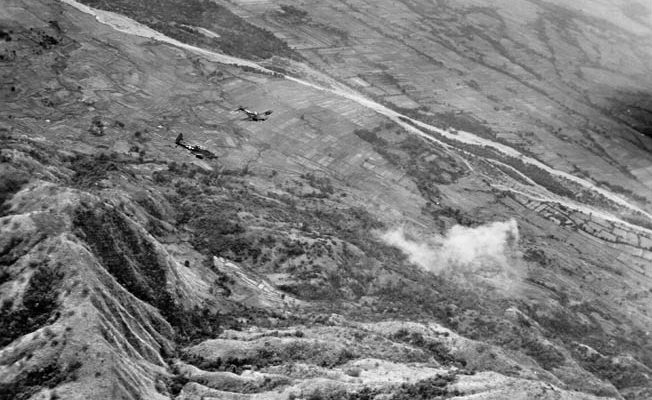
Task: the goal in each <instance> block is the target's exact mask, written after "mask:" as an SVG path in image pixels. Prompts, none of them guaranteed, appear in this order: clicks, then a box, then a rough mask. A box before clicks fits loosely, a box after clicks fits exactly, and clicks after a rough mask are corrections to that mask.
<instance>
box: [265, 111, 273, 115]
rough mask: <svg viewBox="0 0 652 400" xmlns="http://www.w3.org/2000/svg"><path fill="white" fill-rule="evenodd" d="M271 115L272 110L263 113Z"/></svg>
mask: <svg viewBox="0 0 652 400" xmlns="http://www.w3.org/2000/svg"><path fill="white" fill-rule="evenodd" d="M271 113H272V110H267V111H265V112H264V114H265V115H269V114H271Z"/></svg>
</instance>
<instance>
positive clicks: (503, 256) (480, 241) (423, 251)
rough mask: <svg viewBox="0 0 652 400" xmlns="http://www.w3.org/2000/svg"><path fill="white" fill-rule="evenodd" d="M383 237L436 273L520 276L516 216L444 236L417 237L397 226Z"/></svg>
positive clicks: (456, 227)
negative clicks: (514, 218)
mask: <svg viewBox="0 0 652 400" xmlns="http://www.w3.org/2000/svg"><path fill="white" fill-rule="evenodd" d="M381 237H382V239H383V241H385V243H387V244H389V245H392V246H395V247H397V248H399V249H401V250H402V251H403V252H404V253H405V254H406V255H407V256H408V257H409V259H410V261H411V262H412V263H414V264H416V265H418V266H420V267H421V268H423V269H425V270H427V271H431V272H433V273H438V274H439V273H447V272H453V273H454V272H461V273H465V272H473V273H478V274H480V276H483V277H485V278H489V279H492V280H493V279H496V278H498V279H499V280H502V279H504V278H508V277H514V275H520V271H519V270H520V268H519V267H520V266H522V265H521V264H522V262H521V260H520V257H519V256H518V254H519V253H518V249H517V247H518V246H517V245H518V240H519V232H518V224H517V223H516V221H515V220H513V219H511V220H509V221H504V222H493V223H490V224H486V225H481V226H477V227H465V226H460V225H456V226H454V227H452V228H451V229H450V230H449V231H448V232H447V233H446V234H445V235H443V236H441V235H435V236H430V237H422V236H421V237H418V236H417V235H415V234H412V233H410V232H407V231H406V229H405V228H397V229H393V230H390V231H388V232H385V233H384V234H382V236H381ZM501 278H502V279H501Z"/></svg>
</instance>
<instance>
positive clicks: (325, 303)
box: [0, 0, 652, 400]
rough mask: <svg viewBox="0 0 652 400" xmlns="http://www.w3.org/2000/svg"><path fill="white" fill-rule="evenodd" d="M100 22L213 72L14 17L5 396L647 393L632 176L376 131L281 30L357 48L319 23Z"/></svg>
mask: <svg viewBox="0 0 652 400" xmlns="http://www.w3.org/2000/svg"><path fill="white" fill-rule="evenodd" d="M85 3H86V4H89V5H92V6H97V7H104V8H110V9H111V10H113V11H117V12H120V13H123V14H125V15H129V16H132V17H134V18H135V19H137V20H138V21H140V22H143V23H145V24H147V25H148V26H149V27H150V28H154V29H159V30H160V31H162V32H163V33H165V34H169V35H172V36H173V38H174V39H175V40H179V41H181V42H185V43H187V44H190V45H198V46H203V48H204V49H205V50H203V51H202V50H199V49H193V48H192V47H189V46H186V47H181V44H183V43H180V42H174V41H173V40H172V39H169V38H164V37H163V36H155V35H154V34H152V32H151V31H149V30H148V29H147V28H146V27H145V26H143V25H139V24H138V23H137V22H136V21H134V20H131V19H128V18H123V17H119V16H116V15H112V14H102V13H101V11H96V12H97V13H99V14H98V15H99V16H98V17H97V18H96V17H94V16H92V15H90V14H88V13H85V12H83V11H82V10H86V11H88V12H94V11H93V10H92V9H85V8H84V7H82V6H81V5H78V4H73V2H72V1H66V2H59V1H54V0H51V1H50V0H48V1H33V0H9V2H8V3H5V4H3V5H2V6H0V35H1V36H0V38H2V40H4V41H3V42H2V43H0V56H1V58H0V74H1V75H2V84H1V85H2V86H1V87H0V91H2V97H0V103H1V106H0V135H1V137H0V140H1V141H2V146H1V153H0V154H1V159H0V161H1V163H0V188H1V189H2V190H1V191H0V201H1V202H2V203H1V209H0V213H1V214H0V231H1V234H0V340H1V341H2V342H1V343H0V346H2V350H0V399H52V398H65V399H68V398H70V399H88V398H107V399H113V398H115V399H150V398H152V399H158V398H160V399H168V398H172V399H188V400H190V399H193V400H194V399H202V398H225V399H299V398H308V399H372V398H378V399H379V398H385V399H395V400H398V399H430V398H460V399H465V398H468V399H471V398H472V399H502V398H523V399H526V398H528V399H529V398H535V397H536V398H541V399H560V398H561V399H595V398H616V399H622V398H626V399H646V398H649V397H650V396H652V378H651V377H652V370H651V369H652V342H651V341H650V336H649V332H650V330H651V328H652V319H651V318H652V316H651V315H650V314H649V309H650V305H651V301H650V299H651V297H652V279H651V277H650V264H651V263H652V231H650V230H649V229H648V228H649V227H650V225H651V224H652V221H650V219H649V218H648V216H647V214H646V213H647V212H648V211H649V210H650V208H649V203H647V201H646V200H645V197H646V196H648V195H649V190H647V189H645V188H644V189H640V190H639V189H633V187H634V186H635V185H634V183H633V182H636V179H639V178H638V177H637V175H636V176H634V177H631V176H630V177H629V178H628V179H630V180H629V181H623V182H627V183H623V185H627V186H623V188H625V189H624V191H622V190H621V191H620V192H621V193H614V192H613V190H612V189H613V188H611V189H610V186H609V185H603V187H601V188H600V187H594V186H593V185H592V183H591V180H590V179H589V178H587V177H579V178H577V177H575V176H573V175H564V174H565V173H567V172H569V170H568V169H567V168H565V166H563V165H562V166H559V165H557V164H555V163H551V166H548V165H544V164H536V163H535V162H534V161H533V160H532V159H527V158H524V157H520V156H519V155H518V153H514V152H510V151H511V150H510V148H505V147H501V146H504V145H505V143H509V144H513V143H511V142H509V140H507V141H504V140H498V139H497V138H496V137H493V136H491V135H489V134H487V133H486V132H484V133H483V128H482V126H483V125H482V124H480V125H477V124H478V122H477V121H475V120H473V119H468V120H467V119H464V118H466V117H464V118H462V117H459V118H458V117H456V121H461V120H462V119H464V120H465V121H467V122H468V121H471V122H469V124H470V125H464V126H461V125H460V126H457V128H458V129H459V131H458V130H457V129H453V130H451V129H449V130H445V131H444V130H438V129H437V128H438V127H444V126H445V122H444V121H445V119H444V116H443V115H444V114H436V113H435V114H432V113H431V114H432V115H430V117H429V118H425V117H424V115H425V114H424V115H421V114H418V112H417V114H415V113H412V112H408V111H406V109H405V107H403V106H401V105H398V106H397V105H394V106H391V105H390V108H383V107H384V105H387V104H389V103H388V102H386V101H385V100H384V99H382V98H376V97H374V96H373V93H371V90H372V87H371V86H365V87H353V88H352V87H351V86H355V84H354V82H352V81H351V80H350V79H348V78H346V79H345V77H343V76H340V75H338V74H337V73H334V72H333V71H331V70H329V69H328V68H327V66H328V65H331V64H329V63H324V64H323V65H319V64H318V63H317V62H316V61H315V60H316V59H315V58H313V57H312V55H311V54H310V53H309V50H302V49H300V48H298V49H295V50H291V49H290V47H288V46H287V45H286V44H285V43H284V42H282V41H281V40H280V39H279V37H286V38H287V35H285V36H284V35H281V34H279V31H277V30H275V29H272V27H271V25H266V24H271V22H270V21H278V20H285V21H286V22H287V21H288V20H289V25H288V26H293V27H295V28H296V29H295V30H294V31H293V32H299V33H301V32H303V34H306V35H307V34H308V33H307V32H308V30H307V29H308V28H306V27H309V28H310V29H317V30H318V31H319V32H321V36H320V37H321V38H327V39H328V40H329V41H332V42H333V45H335V44H337V45H338V46H342V48H344V47H345V46H346V44H347V43H352V41H353V40H354V35H353V33H348V34H344V33H343V31H342V29H335V28H332V27H329V26H328V24H327V23H326V21H324V20H318V18H317V16H316V14H314V13H313V11H314V7H306V9H307V10H310V12H308V11H302V9H300V8H297V7H291V6H287V5H286V6H283V7H278V8H277V7H275V6H273V7H272V6H268V5H265V4H266V3H264V2H262V3H256V4H259V7H260V8H259V9H257V11H256V12H258V13H259V14H256V15H258V16H255V17H252V16H251V15H249V17H250V18H247V19H246V20H244V19H242V18H241V17H243V16H247V15H245V14H246V13H247V12H251V11H250V10H249V11H248V10H247V9H246V8H243V7H241V6H238V5H233V4H227V3H224V4H221V5H217V3H216V4H214V5H206V4H205V3H202V2H198V3H197V4H198V5H197V7H194V6H193V5H194V4H195V3H184V4H186V6H187V9H185V8H184V9H180V10H179V12H178V13H175V12H174V11H173V10H174V9H173V7H176V6H178V5H179V4H180V3H179V4H178V2H159V3H157V4H158V5H157V7H160V8H159V9H156V10H154V11H152V13H151V15H150V14H147V13H145V12H144V11H143V10H142V9H141V8H140V7H141V6H142V7H144V6H143V5H136V6H131V5H130V4H131V3H126V2H125V3H123V2H111V3H108V2H91V1H86V2H85ZM70 4H72V5H74V6H75V7H73V6H71V5H70ZM142 4H148V2H143V3H142ZM251 4H254V3H251ZM403 4H405V5H406V6H408V5H410V3H409V2H404V3H403ZM252 7H253V5H252ZM229 10H230V11H229ZM320 15H321V14H320ZM323 15H330V18H337V17H338V16H339V15H340V14H339V13H335V12H333V13H332V14H328V13H325V14H323ZM323 15H322V16H321V17H320V18H323ZM218 16H219V18H218ZM221 18H222V19H221ZM199 19H201V20H202V21H203V23H199V22H198V20H199ZM223 19H224V20H223ZM227 20H228V21H227ZM102 21H103V22H108V23H103V22H102ZM211 21H213V22H211ZM252 24H258V25H259V26H258V27H256V26H255V25H252ZM163 25H164V26H165V28H163V27H162V26H163ZM304 25H305V26H304ZM301 26H304V28H300V27H301ZM263 27H264V28H266V29H268V30H263V29H262V28H263ZM200 28H201V29H200ZM288 29H289V28H288ZM205 30H208V31H209V32H212V33H213V34H215V35H217V36H218V37H212V36H210V34H208V33H207V32H206V31H205ZM271 31H273V32H275V33H276V34H277V36H273V35H272V34H271V33H270V32H271ZM184 32H185V33H184ZM202 32H203V33H202ZM226 32H231V34H233V35H235V36H237V40H238V41H244V42H247V41H253V40H257V39H256V38H258V37H259V35H263V36H264V37H265V38H266V39H265V41H263V42H260V43H262V44H261V45H265V46H267V45H268V47H266V48H265V49H266V50H265V51H269V52H270V53H269V54H268V53H265V54H258V56H256V54H255V53H256V52H258V51H259V49H248V48H246V47H238V48H237V50H233V49H229V48H228V46H227V45H226V44H225V43H231V44H233V43H235V42H234V40H236V39H233V38H231V39H228V38H230V37H231V36H228V34H227V33H226ZM186 33H187V36H186ZM299 33H297V35H298V34H299ZM637 34H640V33H637ZM643 34H645V32H643ZM197 35H200V36H202V35H203V39H201V40H200V39H197V38H198V37H200V36H197ZM206 35H209V36H206ZM193 38H194V39H193ZM207 38H208V39H207ZM220 38H222V40H220ZM168 39H169V40H168ZM209 39H210V40H209ZM213 39H214V40H213ZM227 39H228V40H227ZM163 40H165V41H167V43H166V42H163ZM288 40H289V43H290V44H292V45H294V46H295V47H297V46H296V43H294V42H292V40H291V39H288ZM170 43H173V44H170ZM175 43H176V44H177V45H174V44H175ZM256 43H259V42H256ZM212 51H215V52H216V53H211V52H212ZM342 51H345V50H342ZM221 52H227V53H229V55H230V56H232V58H228V59H229V60H233V61H232V62H231V63H224V62H220V61H224V60H226V58H222V57H223V56H222V53H221ZM272 54H275V56H274V57H272V58H268V57H269V56H271V55H272ZM377 54H382V53H381V52H380V51H378V53H377ZM233 56H240V57H244V58H247V59H262V58H266V60H263V61H262V63H263V64H264V65H266V66H268V67H270V68H274V71H275V72H272V71H271V70H266V69H264V68H259V67H258V65H256V64H254V63H253V62H248V61H247V60H241V59H237V58H233ZM234 64H241V65H245V66H238V65H234ZM354 64H355V63H354ZM333 65H334V64H333ZM281 66H283V69H281V68H280V67H281ZM360 68H363V67H362V66H361V67H360ZM365 68H366V67H365ZM363 69H364V68H363ZM288 71H292V74H294V75H293V76H290V77H287V76H284V75H283V74H282V73H288ZM299 78H300V79H299ZM387 79H389V78H387ZM343 82H346V83H347V84H348V85H349V86H345V85H343ZM363 86H364V85H363ZM357 90H360V92H357ZM369 97H373V99H370V98H369ZM401 101H404V102H407V100H405V99H403V100H401ZM239 104H243V105H247V106H249V107H251V108H254V109H257V110H263V109H273V110H274V112H273V114H272V115H271V117H270V118H269V119H268V120H267V121H265V122H253V121H249V120H247V119H243V116H242V115H240V114H238V113H237V112H234V111H233V110H235V109H236V107H237V106H238V105H239ZM423 104H425V103H423ZM568 113H569V114H571V113H572V112H571V111H568ZM460 118H461V119H460ZM473 121H475V122H473ZM519 121H522V120H519ZM610 121H611V122H609V123H610V124H611V123H616V122H613V120H610ZM426 123H430V124H431V125H426ZM523 123H525V122H523ZM605 126H607V125H605ZM494 128H495V127H494ZM494 128H492V129H494ZM605 129H607V128H605ZM465 130H468V131H469V132H470V133H471V134H477V135H480V137H481V138H480V139H483V140H485V142H483V141H481V140H480V139H476V138H475V137H474V136H471V135H470V134H467V133H465V132H464V131H465ZM179 133H182V134H183V135H184V138H185V140H186V141H187V142H188V143H189V144H192V145H195V144H196V145H200V146H201V147H202V148H204V149H205V150H206V151H207V152H208V153H203V154H204V155H206V154H209V153H210V154H212V155H214V156H215V157H214V158H212V157H197V156H196V155H195V154H194V153H193V152H191V151H188V150H187V149H186V148H184V147H181V146H178V145H175V138H176V137H177V135H178V134H179ZM613 140H614V142H613V143H614V144H613V146H614V147H615V148H618V149H622V151H623V152H642V151H643V150H642V149H643V148H645V147H646V146H649V143H650V142H649V140H647V139H637V140H641V141H642V142H641V143H643V145H641V146H639V148H634V147H632V145H631V144H627V143H630V142H627V143H626V144H622V143H621V144H622V147H618V146H620V144H619V143H620V142H619V140H618V139H613ZM544 142H545V141H544ZM573 146H575V145H573ZM516 147H518V146H516ZM534 147H536V146H534ZM534 147H533V148H532V151H531V152H527V154H528V155H530V156H534V157H537V156H539V155H540V154H539V152H538V151H536V150H535V149H534ZM519 149H520V150H521V151H523V152H526V151H525V150H524V149H522V148H520V147H519ZM577 151H578V152H582V151H584V150H583V148H582V146H579V145H578V146H577ZM636 154H637V156H636V162H637V163H639V164H640V165H643V163H644V162H643V161H641V160H642V156H640V154H641V153H636ZM613 157H615V155H614V156H613ZM543 161H545V162H550V160H549V159H543ZM625 161H626V160H623V159H621V161H618V163H616V162H613V163H611V165H612V167H613V168H615V169H614V170H617V169H618V168H619V167H618V165H616V164H620V163H622V164H624V163H625ZM589 164H590V163H588V164H586V165H589ZM639 164H637V165H639ZM648 164H649V163H648ZM605 171H606V170H605ZM609 171H611V172H613V170H611V169H609ZM570 172H573V171H570ZM611 172H605V173H611ZM630 172H631V171H630ZM619 173H622V174H624V175H627V174H628V173H625V172H622V171H621V172H619ZM632 173H633V172H632ZM614 174H615V172H614ZM624 175H613V176H624ZM627 176H629V175H627ZM627 188H631V189H627ZM646 190H647V191H646ZM623 193H624V195H623Z"/></svg>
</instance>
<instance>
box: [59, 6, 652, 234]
mask: <svg viewBox="0 0 652 400" xmlns="http://www.w3.org/2000/svg"><path fill="white" fill-rule="evenodd" d="M60 1H61V2H63V3H65V4H68V5H70V6H72V7H74V8H76V9H78V10H80V11H82V12H84V13H86V14H90V15H92V16H93V17H95V19H96V20H97V21H98V22H100V23H102V24H105V25H108V26H110V27H111V28H113V29H115V30H117V31H119V32H123V33H127V34H130V35H135V36H140V37H145V38H150V39H152V40H156V41H159V42H163V43H168V44H171V45H173V46H176V47H180V48H183V49H186V50H189V51H192V52H194V53H197V54H201V55H203V56H205V57H206V58H207V59H210V60H211V61H215V62H218V63H222V64H230V65H235V66H240V67H249V68H253V69H256V70H258V71H260V72H264V73H268V74H277V75H278V72H276V71H272V70H270V69H268V68H265V67H263V66H261V65H259V64H258V63H256V62H254V61H251V60H246V59H243V58H239V57H233V56H229V55H226V54H222V53H217V52H214V51H210V50H206V49H202V48H200V47H196V46H192V45H189V44H187V43H183V42H181V41H178V40H176V39H173V38H170V37H168V36H166V35H164V34H162V33H161V32H158V31H156V30H154V29H151V28H149V27H147V26H145V25H143V24H141V23H139V22H137V21H135V20H133V19H131V18H129V17H126V16H123V15H120V14H117V13H114V12H110V11H104V10H99V9H95V8H92V7H89V6H86V5H84V4H81V3H78V2H76V1H75V0H60ZM316 74H317V73H316ZM318 75H322V74H318ZM283 76H284V77H285V79H287V80H289V81H292V82H295V83H298V84H300V85H303V86H307V87H310V88H313V89H315V90H319V91H324V92H329V93H332V94H334V95H336V96H339V97H344V98H346V99H349V100H351V101H353V102H356V103H358V104H360V105H362V106H364V107H367V108H369V109H372V110H374V111H376V112H377V113H379V114H382V115H384V116H386V117H387V118H389V119H391V120H392V121H393V122H395V123H396V124H398V125H400V126H401V127H402V128H404V129H405V130H407V131H409V132H411V133H413V134H416V135H419V136H421V137H423V138H424V139H426V140H428V141H430V142H433V143H435V144H437V145H439V146H442V147H444V148H451V147H452V146H450V145H448V144H446V143H444V142H442V141H440V140H437V139H436V138H434V137H433V136H431V135H430V134H428V133H427V131H431V132H435V133H437V134H439V135H442V136H443V137H445V138H447V139H450V140H454V141H457V142H460V143H464V144H471V145H476V146H487V147H490V148H492V149H494V150H496V151H499V152H500V153H502V154H504V155H506V156H511V157H516V158H519V159H520V160H521V161H523V162H524V163H527V164H531V165H534V166H536V167H538V168H540V169H542V170H544V171H546V172H548V173H550V174H552V175H555V176H558V177H561V178H565V179H568V180H570V181H572V182H574V183H576V184H578V185H580V186H582V187H584V188H586V189H589V190H591V191H593V192H595V193H598V194H600V195H602V196H604V197H606V198H607V199H609V200H611V201H613V202H614V203H616V204H618V205H620V206H622V207H625V208H628V209H629V210H632V211H635V212H638V213H640V214H641V215H643V216H645V217H646V218H648V219H649V220H650V221H652V214H650V213H648V212H646V211H645V210H642V209H641V208H639V207H637V206H636V205H634V204H631V203H630V202H628V201H627V200H625V199H623V198H621V197H620V196H618V195H616V194H615V193H612V192H611V191H609V190H606V189H603V188H600V187H597V186H595V185H594V184H593V183H591V182H589V181H587V180H585V179H582V178H579V177H576V176H574V175H572V174H569V173H567V172H564V171H560V170H557V169H554V168H551V167H549V166H548V165H546V164H544V163H542V162H541V161H539V160H537V159H534V158H532V157H528V156H526V155H524V154H522V153H521V152H519V151H518V150H516V149H514V148H512V147H509V146H506V145H504V144H501V143H497V142H494V141H491V140H489V139H484V138H481V137H479V136H477V135H474V134H473V133H470V132H465V131H456V132H455V134H453V133H451V132H448V131H446V130H444V129H441V128H438V127H435V126H433V125H430V124H426V123H424V122H421V121H418V120H415V119H413V118H410V117H408V116H406V115H403V114H401V113H399V112H396V111H394V110H392V109H390V108H388V107H386V106H384V105H382V104H379V103H377V102H375V101H374V100H371V99H369V98H367V97H365V96H364V95H362V94H361V93H359V92H357V91H355V90H354V89H352V88H350V87H348V86H345V85H343V84H341V83H339V82H337V81H335V80H333V79H332V78H331V79H328V81H329V83H330V84H331V87H324V86H320V85H318V84H315V83H312V82H309V81H306V80H303V79H300V78H296V77H293V76H289V75H283ZM417 127H420V128H422V129H424V130H426V131H423V130H421V129H419V128H417ZM465 162H466V160H465ZM466 164H467V166H468V167H469V168H470V169H471V170H472V169H473V168H471V166H470V164H468V162H466ZM528 179H529V178H528ZM538 188H540V189H541V190H542V191H545V192H546V194H541V193H538V194H536V195H532V194H526V193H525V192H521V191H518V193H520V194H522V195H525V196H527V197H529V198H532V199H534V200H537V201H544V202H555V203H559V204H562V205H564V206H566V207H568V208H570V209H573V210H575V211H579V212H582V213H585V214H592V215H596V216H599V217H600V218H603V219H605V220H608V221H612V222H617V223H620V224H623V225H625V226H628V227H630V228H633V229H637V230H640V231H645V232H652V230H650V229H646V228H644V227H641V226H638V225H634V224H631V223H629V222H627V221H624V220H623V219H621V218H619V217H618V216H616V215H614V214H612V213H610V212H607V211H604V210H599V209H596V208H593V207H590V206H588V205H585V204H581V203H579V202H576V201H573V200H571V199H567V198H564V197H560V196H556V195H553V194H551V193H549V192H548V191H547V190H546V189H545V188H542V187H540V186H538ZM510 190H511V189H510ZM512 191H514V190H512Z"/></svg>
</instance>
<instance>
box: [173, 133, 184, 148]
mask: <svg viewBox="0 0 652 400" xmlns="http://www.w3.org/2000/svg"><path fill="white" fill-rule="evenodd" d="M182 141H183V133H180V134H179V136H177V139H176V140H175V141H174V143H176V144H177V145H180V144H181V142H182Z"/></svg>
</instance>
